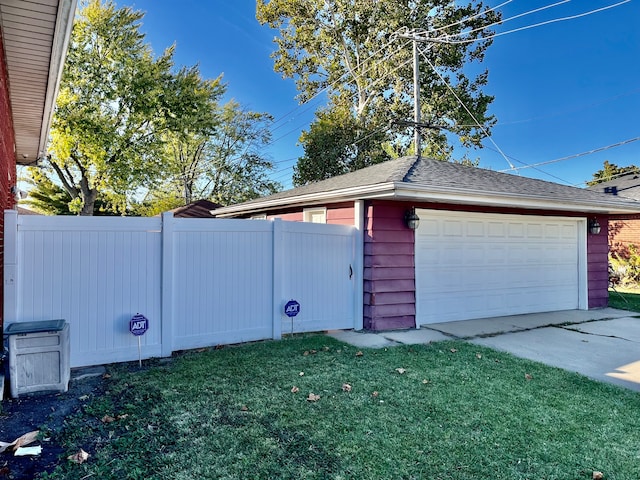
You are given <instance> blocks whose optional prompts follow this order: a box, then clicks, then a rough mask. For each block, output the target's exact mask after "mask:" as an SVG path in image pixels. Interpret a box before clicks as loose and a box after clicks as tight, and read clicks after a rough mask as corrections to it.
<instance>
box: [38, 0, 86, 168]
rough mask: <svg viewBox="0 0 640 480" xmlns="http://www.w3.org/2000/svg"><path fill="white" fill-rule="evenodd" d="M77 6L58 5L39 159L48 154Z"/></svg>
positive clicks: (70, 2)
mask: <svg viewBox="0 0 640 480" xmlns="http://www.w3.org/2000/svg"><path fill="white" fill-rule="evenodd" d="M76 5H77V0H60V3H59V4H58V15H57V18H56V26H55V31H54V34H53V46H52V48H51V63H50V67H49V78H48V79H47V94H46V96H45V101H44V110H43V116H42V127H41V129H40V141H39V142H38V158H40V156H41V155H44V154H46V151H47V143H48V141H49V130H50V129H51V121H52V119H53V111H54V108H55V105H56V98H57V97H58V91H59V89H60V82H61V80H62V70H63V69H64V63H65V59H66V56H67V51H68V49H69V42H70V41H71V31H72V29H73V20H74V17H75V11H76Z"/></svg>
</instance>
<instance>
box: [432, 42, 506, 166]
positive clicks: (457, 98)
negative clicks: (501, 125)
mask: <svg viewBox="0 0 640 480" xmlns="http://www.w3.org/2000/svg"><path fill="white" fill-rule="evenodd" d="M420 53H421V55H422V57H423V58H424V59H425V60H426V62H427V63H428V64H429V66H430V67H431V69H432V70H433V72H434V73H435V74H436V75H437V76H438V77H439V78H440V80H441V81H442V82H443V83H444V84H445V86H446V87H447V89H448V90H449V91H450V92H451V93H452V94H453V96H454V97H455V98H456V100H457V101H458V103H459V104H460V105H461V106H462V108H464V109H465V111H466V112H467V114H469V116H470V117H471V118H472V119H473V121H474V122H476V126H477V127H478V128H480V130H482V132H483V133H484V134H485V135H486V136H487V138H488V139H489V141H490V142H491V143H492V144H493V146H494V147H496V149H497V150H498V151H499V152H500V155H502V157H503V158H504V159H505V160H506V162H507V164H508V165H509V166H510V167H511V168H514V166H513V164H512V163H511V161H510V160H509V158H508V157H507V155H506V154H505V153H504V152H503V151H502V149H501V148H500V147H499V146H498V144H497V143H496V142H495V141H494V140H493V138H492V137H491V134H490V133H489V132H488V131H487V129H486V128H485V127H484V126H483V125H480V122H478V119H477V118H476V117H475V115H474V114H473V113H471V110H469V108H468V107H467V106H466V105H465V103H464V102H463V101H462V100H461V99H460V97H459V96H458V94H457V93H456V92H455V90H454V89H453V88H452V87H451V85H449V82H447V80H446V79H445V78H444V76H442V74H440V72H439V71H438V69H437V68H436V67H435V66H434V65H433V63H431V60H429V57H428V56H427V55H425V53H424V52H423V51H422V50H421V51H420Z"/></svg>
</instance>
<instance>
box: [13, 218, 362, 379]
mask: <svg viewBox="0 0 640 480" xmlns="http://www.w3.org/2000/svg"><path fill="white" fill-rule="evenodd" d="M4 238H5V270H4V282H5V283H4V285H5V302H4V322H5V325H8V324H9V323H13V322H21V321H34V320H51V319H57V318H63V319H65V320H66V321H67V322H68V323H69V324H70V330H71V366H72V367H79V366H86V365H96V364H102V363H111V362H120V361H129V360H136V359H137V358H138V341H137V338H136V337H134V336H133V335H132V334H131V333H130V332H129V321H130V320H131V318H132V317H133V316H134V315H136V314H137V313H140V314H142V315H144V316H146V317H147V318H148V319H149V329H148V331H147V332H146V333H145V334H144V336H142V338H141V341H142V357H143V358H150V357H157V356H169V355H171V353H172V352H174V351H177V350H183V349H189V348H199V347H206V346H212V345H220V344H230V343H237V342H244V341H252V340H261V339H267V338H275V339H278V338H280V337H281V335H282V334H287V333H292V332H307V331H321V330H328V329H340V328H355V329H360V328H362V264H361V261H362V250H361V248H362V241H361V238H360V235H359V232H358V230H357V229H356V228H355V227H350V226H344V225H320V224H312V223H301V222H284V221H280V220H275V221H260V220H223V219H191V218H188V219H180V218H174V217H173V215H172V214H171V213H166V214H164V215H163V216H162V217H161V218H160V217H155V218H121V217H117V218H114V217H46V216H33V215H17V213H16V212H15V211H13V210H9V211H6V212H5V237H4ZM289 300H296V301H297V302H299V303H300V305H301V307H300V313H299V314H298V315H297V316H296V317H292V318H289V317H288V316H286V315H285V314H284V305H285V304H286V303H287V301H289Z"/></svg>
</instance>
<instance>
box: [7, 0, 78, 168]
mask: <svg viewBox="0 0 640 480" xmlns="http://www.w3.org/2000/svg"><path fill="white" fill-rule="evenodd" d="M75 9H76V0H0V26H1V28H2V39H3V43H4V50H5V57H6V65H7V70H8V76H9V98H10V101H11V109H12V114H13V127H14V131H15V138H16V161H17V163H18V164H30V163H34V162H35V161H36V160H37V159H38V157H39V156H40V155H41V154H44V153H45V148H46V145H47V137H48V135H49V127H50V125H51V116H52V114H53V108H54V106H55V99H56V95H57V92H58V87H59V84H60V78H61V75H62V67H63V65H64V59H65V56H66V52H67V48H68V44H69V38H70V35H71V28H72V26H73V19H74V16H75Z"/></svg>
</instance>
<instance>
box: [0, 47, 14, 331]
mask: <svg viewBox="0 0 640 480" xmlns="http://www.w3.org/2000/svg"><path fill="white" fill-rule="evenodd" d="M14 145H15V135H14V131H13V121H12V116H11V104H10V103H9V82H8V77H7V66H6V63H5V57H4V47H3V44H2V41H0V269H1V270H4V215H3V214H2V211H4V210H5V209H11V208H14V207H15V200H14V198H13V195H12V194H11V187H12V186H14V185H15V184H16V163H15V156H14ZM3 302H4V289H3V287H2V285H0V305H3ZM3 310H4V309H0V331H2V328H3Z"/></svg>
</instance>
